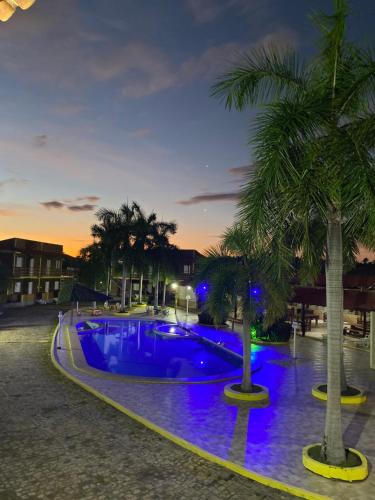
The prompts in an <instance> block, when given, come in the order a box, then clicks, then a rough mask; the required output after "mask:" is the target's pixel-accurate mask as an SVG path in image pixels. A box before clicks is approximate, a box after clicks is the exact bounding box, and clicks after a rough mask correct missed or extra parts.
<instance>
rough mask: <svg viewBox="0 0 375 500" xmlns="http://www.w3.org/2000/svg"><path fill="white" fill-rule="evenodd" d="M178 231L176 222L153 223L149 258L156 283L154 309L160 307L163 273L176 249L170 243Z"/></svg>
mask: <svg viewBox="0 0 375 500" xmlns="http://www.w3.org/2000/svg"><path fill="white" fill-rule="evenodd" d="M176 231H177V224H176V223H175V222H158V221H155V222H153V223H152V230H151V240H150V241H151V245H150V248H149V256H150V259H151V262H152V270H153V276H154V282H155V294H154V307H155V309H157V308H158V306H159V283H160V277H161V272H162V270H163V269H165V268H166V267H167V260H168V255H169V253H170V251H171V249H172V248H175V247H174V246H173V245H171V243H170V242H169V238H170V236H171V235H173V234H175V233H176Z"/></svg>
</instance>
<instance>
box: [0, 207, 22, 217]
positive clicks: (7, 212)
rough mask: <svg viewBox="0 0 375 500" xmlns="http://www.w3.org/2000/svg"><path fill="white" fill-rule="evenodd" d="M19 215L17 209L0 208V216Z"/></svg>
mask: <svg viewBox="0 0 375 500" xmlns="http://www.w3.org/2000/svg"><path fill="white" fill-rule="evenodd" d="M15 215H19V214H18V212H16V211H15V210H8V209H6V208H0V217H13V216H15Z"/></svg>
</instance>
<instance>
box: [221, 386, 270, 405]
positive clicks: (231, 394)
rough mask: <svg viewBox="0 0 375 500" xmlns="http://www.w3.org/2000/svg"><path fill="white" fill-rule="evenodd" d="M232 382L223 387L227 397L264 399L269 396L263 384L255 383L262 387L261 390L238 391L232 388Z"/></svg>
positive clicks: (253, 399) (250, 399)
mask: <svg viewBox="0 0 375 500" xmlns="http://www.w3.org/2000/svg"><path fill="white" fill-rule="evenodd" d="M233 385H234V384H233V382H232V383H231V384H227V385H226V386H225V387H224V394H225V395H226V397H227V398H231V399H236V400H238V401H266V400H267V399H268V398H269V393H268V389H267V387H264V385H260V384H256V385H257V386H258V387H261V388H262V391H261V392H240V391H235V390H234V389H232V386H233Z"/></svg>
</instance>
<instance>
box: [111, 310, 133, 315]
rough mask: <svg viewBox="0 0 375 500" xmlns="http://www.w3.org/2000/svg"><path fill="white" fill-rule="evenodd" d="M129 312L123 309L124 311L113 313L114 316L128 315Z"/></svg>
mask: <svg viewBox="0 0 375 500" xmlns="http://www.w3.org/2000/svg"><path fill="white" fill-rule="evenodd" d="M129 314H130V312H129V311H125V312H119V311H118V312H114V313H113V315H114V316H129Z"/></svg>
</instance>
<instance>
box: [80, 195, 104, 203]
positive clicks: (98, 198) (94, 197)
mask: <svg viewBox="0 0 375 500" xmlns="http://www.w3.org/2000/svg"><path fill="white" fill-rule="evenodd" d="M76 200H77V201H93V202H95V201H99V200H100V196H79V197H78V198H76Z"/></svg>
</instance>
